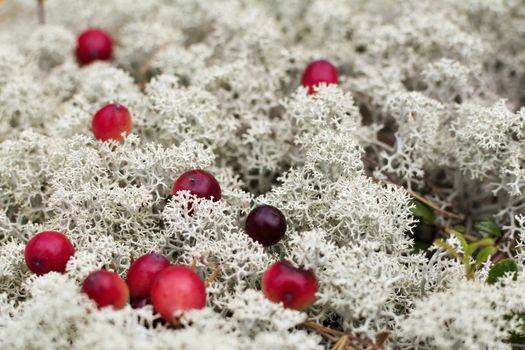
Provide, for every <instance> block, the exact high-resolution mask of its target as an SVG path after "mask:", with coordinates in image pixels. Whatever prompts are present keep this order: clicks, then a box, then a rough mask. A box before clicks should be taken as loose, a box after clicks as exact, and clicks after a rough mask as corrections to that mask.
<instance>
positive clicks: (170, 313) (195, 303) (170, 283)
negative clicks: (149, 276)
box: [151, 265, 206, 322]
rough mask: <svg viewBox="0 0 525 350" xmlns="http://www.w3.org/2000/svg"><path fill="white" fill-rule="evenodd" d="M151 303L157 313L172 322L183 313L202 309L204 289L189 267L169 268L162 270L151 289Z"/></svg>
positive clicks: (204, 295)
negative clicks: (179, 313)
mask: <svg viewBox="0 0 525 350" xmlns="http://www.w3.org/2000/svg"><path fill="white" fill-rule="evenodd" d="M151 302H152V303H153V307H154V308H155V310H157V312H158V313H159V314H160V315H161V316H162V317H163V318H164V319H165V320H166V321H169V322H173V321H175V320H176V319H177V317H178V316H179V315H177V313H178V312H183V311H187V310H191V309H202V308H203V307H204V306H205V305H206V288H205V287H204V283H203V282H202V280H201V279H200V277H199V276H198V275H197V274H196V273H195V272H194V271H193V270H192V269H190V268H189V267H186V266H182V265H175V266H170V267H168V268H166V269H164V270H162V271H161V272H160V273H159V274H158V275H157V278H156V279H155V281H154V282H153V286H152V287H151Z"/></svg>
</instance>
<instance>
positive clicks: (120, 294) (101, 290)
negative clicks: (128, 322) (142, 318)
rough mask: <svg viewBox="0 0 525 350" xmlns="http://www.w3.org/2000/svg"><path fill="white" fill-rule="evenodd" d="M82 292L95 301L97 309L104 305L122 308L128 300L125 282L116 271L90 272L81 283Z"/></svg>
mask: <svg viewBox="0 0 525 350" xmlns="http://www.w3.org/2000/svg"><path fill="white" fill-rule="evenodd" d="M82 292H83V293H86V294H87V296H88V297H89V298H90V299H92V300H93V301H95V302H96V303H97V306H98V308H99V309H101V308H103V307H105V306H113V308H115V309H122V308H123V307H124V306H125V305H126V304H127V302H128V300H129V290H128V286H127V285H126V282H124V280H123V279H122V278H120V277H119V275H117V274H116V273H114V272H111V271H107V270H98V271H94V272H92V273H90V274H89V276H87V277H86V279H85V280H84V283H82Z"/></svg>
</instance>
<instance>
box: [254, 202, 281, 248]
mask: <svg viewBox="0 0 525 350" xmlns="http://www.w3.org/2000/svg"><path fill="white" fill-rule="evenodd" d="M245 230H246V233H248V235H249V236H250V237H251V238H252V239H253V240H255V241H257V242H259V243H261V244H262V245H263V246H265V247H267V246H270V245H273V244H275V243H277V242H279V241H280V240H281V238H283V236H284V233H285V232H286V218H285V217H284V215H283V213H282V212H281V211H280V210H279V209H277V208H276V207H272V206H271V205H261V206H258V207H256V208H255V209H253V210H252V211H251V212H250V214H249V215H248V217H247V218H246V223H245Z"/></svg>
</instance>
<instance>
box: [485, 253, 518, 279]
mask: <svg viewBox="0 0 525 350" xmlns="http://www.w3.org/2000/svg"><path fill="white" fill-rule="evenodd" d="M508 272H514V279H516V277H517V275H518V265H517V264H516V262H515V261H514V260H512V259H504V260H501V261H499V262H498V263H496V264H494V266H492V268H491V269H490V271H489V275H488V277H487V283H488V284H494V283H496V281H497V280H498V279H499V278H500V277H503V276H504V275H505V274H506V273H508Z"/></svg>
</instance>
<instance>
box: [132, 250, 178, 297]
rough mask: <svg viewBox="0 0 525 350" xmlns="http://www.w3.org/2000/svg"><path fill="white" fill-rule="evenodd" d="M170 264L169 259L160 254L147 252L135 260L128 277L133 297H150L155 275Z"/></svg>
mask: <svg viewBox="0 0 525 350" xmlns="http://www.w3.org/2000/svg"><path fill="white" fill-rule="evenodd" d="M168 266H170V262H169V260H168V259H166V258H165V257H164V256H162V255H160V254H154V253H152V254H146V255H143V256H141V257H140V258H138V259H137V260H135V261H134V262H133V263H132V264H131V266H130V267H129V271H128V277H127V278H126V283H127V284H128V288H129V295H130V296H131V299H132V300H140V299H146V298H149V295H150V294H149V292H150V289H151V285H152V284H153V281H154V280H155V277H157V274H158V273H159V272H160V271H162V270H164V269H165V268H166V267H168Z"/></svg>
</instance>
